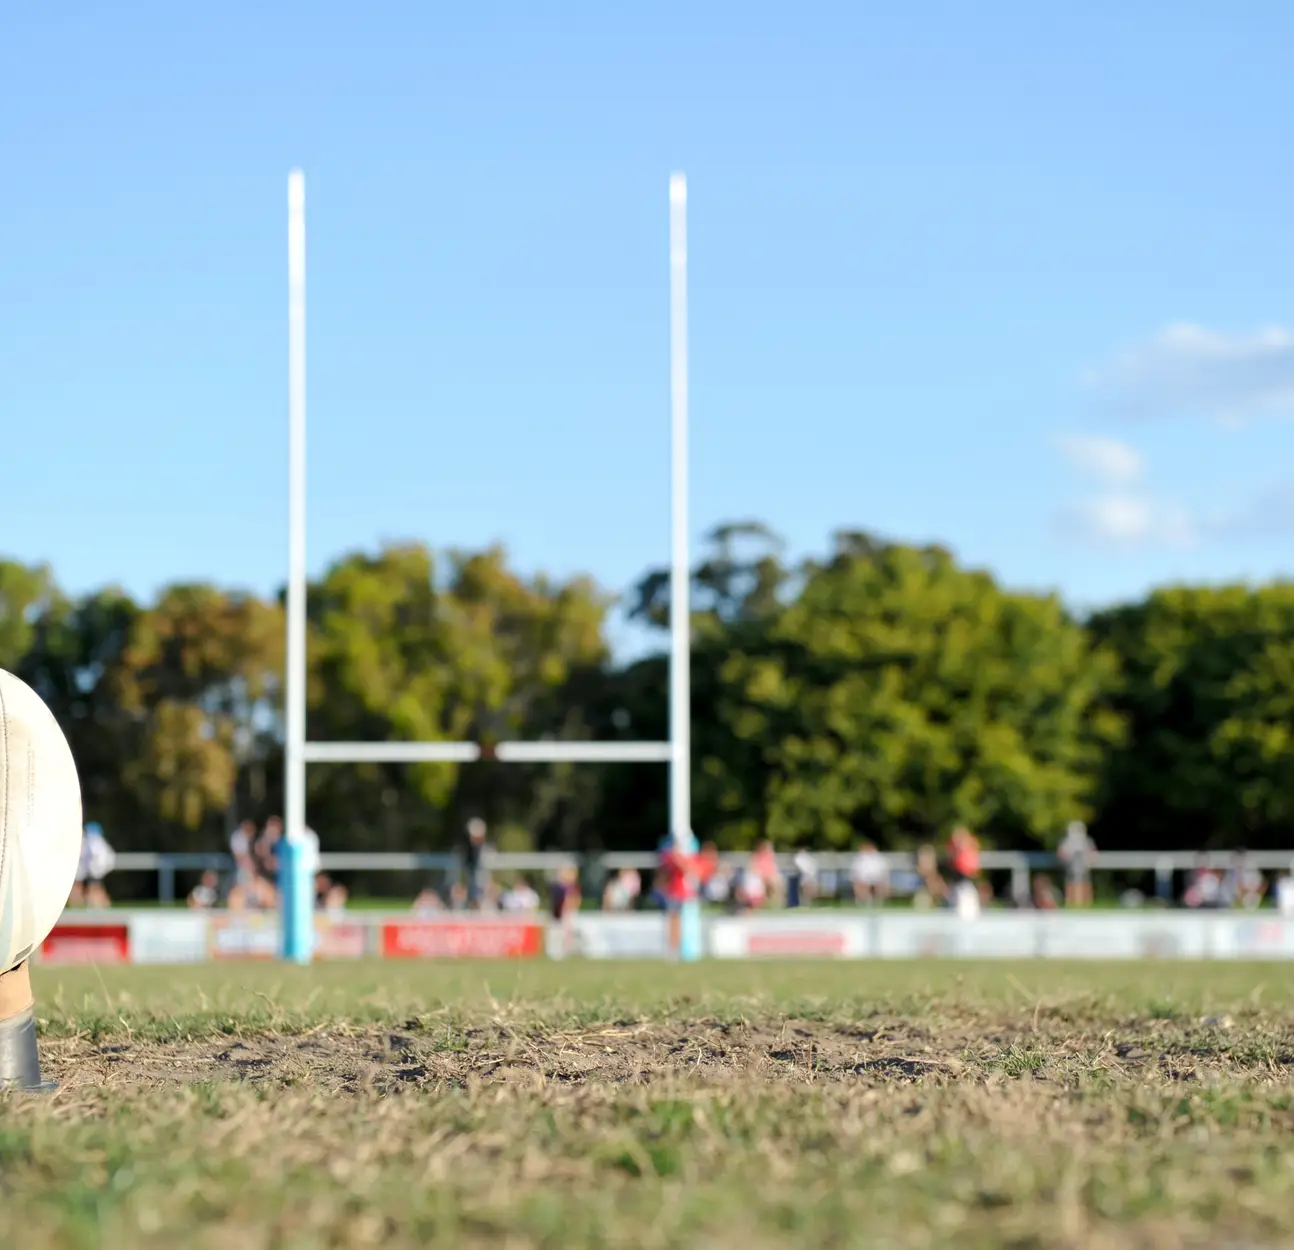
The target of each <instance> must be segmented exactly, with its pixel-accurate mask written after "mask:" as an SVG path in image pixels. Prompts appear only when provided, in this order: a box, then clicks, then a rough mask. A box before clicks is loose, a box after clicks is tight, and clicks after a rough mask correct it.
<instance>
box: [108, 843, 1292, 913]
mask: <svg viewBox="0 0 1294 1250" xmlns="http://www.w3.org/2000/svg"><path fill="white" fill-rule="evenodd" d="M719 858H720V860H721V861H722V862H723V863H725V864H728V865H735V864H742V863H745V861H746V860H747V859H749V858H750V857H749V855H744V854H737V853H727V854H724V855H721V856H720V857H719ZM813 858H814V860H815V862H816V864H817V868H818V872H819V875H820V876H821V875H822V874H837V875H839V874H841V873H847V872H848V871H849V865H850V863H851V862H852V860H853V856H852V854H849V853H841V852H825V853H822V854H815V855H814V857H813ZM884 858H885V861H886V863H887V865H888V866H889V870H890V873H891V875H897V876H900V877H901V876H902V875H903V874H905V873H911V872H912V871H914V869H915V867H916V861H915V857H914V856H912V855H909V854H904V853H901V852H895V853H887V854H885V856H884ZM980 860H981V864H982V866H983V868H984V870H985V871H986V872H995V873H1009V874H1010V876H1011V889H1012V892H1013V893H1014V894H1016V895H1017V896H1027V894H1028V892H1029V883H1030V879H1031V877H1032V875H1033V874H1034V873H1035V872H1059V871H1061V869H1062V865H1061V863H1060V861H1059V859H1057V857H1056V856H1055V855H1053V854H1051V853H1050V852H1048V851H1038V852H1023V851H985V852H983V853H982V854H981V856H980ZM1249 860H1250V862H1251V863H1252V864H1253V865H1254V867H1255V868H1258V869H1260V870H1262V871H1263V872H1287V873H1290V874H1292V875H1294V851H1252V852H1250V854H1249ZM657 862H658V858H657V855H656V853H655V852H654V851H616V852H608V853H606V854H600V855H598V854H594V855H568V854H563V853H559V852H548V851H536V852H517V853H502V852H501V853H497V854H494V855H493V856H491V858H490V860H489V868H490V871H491V872H493V873H495V874H499V875H506V874H509V873H518V872H523V873H542V874H543V875H545V876H549V875H552V874H555V873H556V872H557V871H558V870H559V869H561V868H564V867H566V866H568V865H573V866H575V867H577V868H579V869H580V872H581V875H583V876H584V877H585V879H586V880H592V881H595V882H597V881H601V880H602V879H604V878H605V877H606V876H607V875H608V874H609V873H611V872H614V871H615V870H616V869H618V868H637V869H639V870H640V871H646V872H650V871H652V870H653V869H654V868H655V867H656V865H657ZM1203 862H1205V863H1207V864H1209V866H1210V867H1214V868H1218V869H1222V870H1225V869H1226V868H1227V867H1228V866H1229V865H1230V857H1229V856H1228V854H1227V853H1226V852H1216V853H1212V854H1208V855H1205V856H1204V857H1203ZM778 863H779V866H780V867H781V869H782V871H783V872H784V873H790V872H792V871H794V867H795V865H794V862H793V857H792V856H791V855H779V856H778ZM1200 863H1201V856H1200V854H1199V852H1197V851H1171V852H1164V853H1161V852H1151V851H1111V852H1109V853H1107V854H1102V855H1100V856H1098V857H1097V859H1096V862H1095V865H1094V868H1093V871H1094V872H1096V873H1098V874H1099V873H1127V874H1136V873H1141V874H1145V875H1147V876H1153V878H1154V882H1155V888H1154V893H1155V896H1156V897H1157V898H1161V899H1171V898H1172V897H1173V896H1174V884H1175V879H1176V877H1177V876H1178V875H1179V874H1185V873H1187V872H1189V871H1190V870H1191V869H1193V868H1195V867H1197V866H1198V865H1199V864H1200ZM320 864H321V867H322V869H323V870H324V871H325V872H366V873H375V872H401V873H426V874H428V875H429V876H431V877H435V878H439V879H443V880H449V881H453V880H458V879H459V878H460V877H461V875H462V860H461V859H460V857H459V856H458V855H455V854H448V853H440V854H412V853H404V852H376V851H375V852H366V851H364V852H346V851H341V852H338V851H332V852H325V853H324V854H323V855H322V856H321V861H320ZM233 866H234V861H233V859H232V857H231V856H229V855H226V854H221V853H201V854H180V853H175V854H168V853H154V852H151V851H143V852H141V851H122V852H120V853H118V855H117V862H116V866H115V867H114V869H113V875H114V876H119V875H120V874H122V873H136V872H145V873H156V874H157V884H158V890H157V897H158V899H159V900H160V901H161V902H163V903H174V902H175V901H176V899H177V897H178V895H177V879H178V877H179V876H180V874H182V873H188V874H197V873H200V872H202V871H203V870H204V869H207V868H214V869H215V870H216V871H217V872H220V873H222V874H227V873H230V872H232V871H233Z"/></svg>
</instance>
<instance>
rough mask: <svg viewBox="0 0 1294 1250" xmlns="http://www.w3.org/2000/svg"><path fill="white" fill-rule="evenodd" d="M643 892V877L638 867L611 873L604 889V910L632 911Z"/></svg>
mask: <svg viewBox="0 0 1294 1250" xmlns="http://www.w3.org/2000/svg"><path fill="white" fill-rule="evenodd" d="M641 893H642V878H641V877H640V876H639V875H638V872H637V869H634V868H621V869H619V870H618V871H617V872H614V873H612V874H611V876H610V877H609V878H608V880H607V884H606V887H605V888H604V889H603V891H602V910H603V911H631V910H632V909H633V906H634V904H635V903H636V902H637V901H638V896H639V894H641Z"/></svg>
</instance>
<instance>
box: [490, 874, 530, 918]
mask: <svg viewBox="0 0 1294 1250" xmlns="http://www.w3.org/2000/svg"><path fill="white" fill-rule="evenodd" d="M499 909H500V910H501V911H506V912H531V911H538V910H539V892H538V891H537V890H536V889H535V888H534V887H533V886H532V885H531V884H530V882H529V881H527V880H526V879H525V877H518V878H517V879H516V880H515V881H514V882H513V883H512V884H511V885H510V886H509V887H508V888H507V889H506V890H504V891H503V893H502V895H500V897H499Z"/></svg>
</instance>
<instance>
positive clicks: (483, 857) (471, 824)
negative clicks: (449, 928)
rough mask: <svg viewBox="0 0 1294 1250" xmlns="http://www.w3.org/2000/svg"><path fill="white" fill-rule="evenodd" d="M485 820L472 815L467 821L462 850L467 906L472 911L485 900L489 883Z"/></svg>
mask: <svg viewBox="0 0 1294 1250" xmlns="http://www.w3.org/2000/svg"><path fill="white" fill-rule="evenodd" d="M485 834H486V828H485V821H483V820H482V819H481V818H480V817H479V816H473V817H472V819H471V820H469V821H468V822H467V842H466V846H465V847H464V850H463V867H464V870H465V873H466V877H467V906H468V907H469V908H470V909H471V910H472V911H479V910H480V909H481V905H482V903H483V902H484V901H485V895H486V893H487V887H488V884H489V873H488V871H487V869H486V861H487V860H488V859H489V854H490V848H489V846H488V844H487V843H486V841H485Z"/></svg>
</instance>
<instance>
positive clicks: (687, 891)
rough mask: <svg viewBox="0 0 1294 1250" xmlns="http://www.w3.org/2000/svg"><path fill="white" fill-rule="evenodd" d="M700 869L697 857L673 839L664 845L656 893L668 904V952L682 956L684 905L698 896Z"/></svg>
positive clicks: (663, 843) (666, 840)
mask: <svg viewBox="0 0 1294 1250" xmlns="http://www.w3.org/2000/svg"><path fill="white" fill-rule="evenodd" d="M695 870H696V865H695V863H694V862H693V857H692V856H691V855H689V854H688V853H687V851H686V850H685V849H684V848H683V847H681V846H680V845H679V843H678V839H677V838H675V837H673V836H672V835H671V836H670V837H668V838H666V839H665V840H664V841H663V842H662V843H661V845H660V869H659V871H658V872H657V874H656V878H657V880H656V893H657V894H659V895H660V896H661V898H662V900H663V901H664V903H665V911H666V915H667V921H666V949H667V950H668V951H669V953H670V954H671V955H678V953H679V949H680V945H681V939H682V933H683V905H684V904H685V903H689V902H691V901H692V900H694V899H695V898H696V896H697V885H696V871H695Z"/></svg>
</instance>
